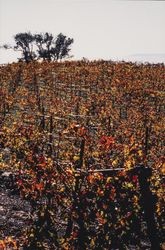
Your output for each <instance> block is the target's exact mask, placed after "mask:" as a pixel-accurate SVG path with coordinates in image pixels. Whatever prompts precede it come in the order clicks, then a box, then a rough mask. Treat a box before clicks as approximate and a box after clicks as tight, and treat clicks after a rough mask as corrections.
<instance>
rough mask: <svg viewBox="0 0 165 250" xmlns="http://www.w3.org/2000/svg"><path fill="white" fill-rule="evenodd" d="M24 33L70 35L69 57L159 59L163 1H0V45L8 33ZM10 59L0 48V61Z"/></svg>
mask: <svg viewBox="0 0 165 250" xmlns="http://www.w3.org/2000/svg"><path fill="white" fill-rule="evenodd" d="M25 31H31V32H32V33H33V32H46V31H48V32H52V33H53V34H54V35H55V36H56V35H57V34H58V33H60V32H62V33H64V34H65V35H67V36H69V37H72V38H74V44H73V45H72V54H73V55H74V59H81V58H82V57H86V58H88V59H124V58H129V56H130V55H134V56H133V57H138V56H139V54H144V55H142V57H144V59H147V57H148V56H149V57H150V58H151V57H153V56H155V55H154V54H156V56H157V57H158V56H159V58H160V57H162V58H164V59H160V60H164V61H165V2H164V1H111V0H0V44H3V43H11V44H12V43H13V35H14V34H16V33H18V32H25ZM137 54H138V55H137ZM148 54H151V55H148ZM16 57H17V55H16V54H14V53H13V52H12V51H3V50H0V63H5V62H8V61H9V60H14V59H15V58H16Z"/></svg>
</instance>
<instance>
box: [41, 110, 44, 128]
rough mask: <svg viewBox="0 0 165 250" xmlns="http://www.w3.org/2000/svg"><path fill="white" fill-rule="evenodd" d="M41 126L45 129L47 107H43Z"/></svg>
mask: <svg viewBox="0 0 165 250" xmlns="http://www.w3.org/2000/svg"><path fill="white" fill-rule="evenodd" d="M41 127H42V129H43V130H44V129H45V109H44V107H42V116H41Z"/></svg>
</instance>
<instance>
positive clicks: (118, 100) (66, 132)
mask: <svg viewBox="0 0 165 250" xmlns="http://www.w3.org/2000/svg"><path fill="white" fill-rule="evenodd" d="M164 72H165V67H164V65H163V64H153V65H152V64H139V65H138V64H134V63H126V62H121V63H119V62H111V61H110V62H106V61H93V62H88V61H76V62H69V61H68V62H67V61H66V62H62V63H57V62H56V63H48V62H42V63H38V62H32V63H29V64H25V63H13V64H9V65H4V66H1V67H0V83H1V84H0V112H1V113H0V168H1V169H6V170H10V171H11V172H12V173H13V175H14V181H13V183H12V188H14V190H15V191H16V192H17V193H18V194H19V195H21V197H22V198H23V199H28V200H29V201H30V202H31V206H32V211H31V219H30V226H29V227H28V228H27V229H25V230H24V232H23V233H22V235H20V236H19V239H17V241H15V240H16V239H11V238H6V239H8V240H5V239H4V238H5V237H9V236H5V235H3V237H0V246H2V247H1V248H2V249H5V247H4V245H5V244H6V246H7V244H12V245H13V249H17V248H18V249H19V246H23V247H24V249H66V250H67V249H128V248H126V247H128V246H129V245H131V244H132V245H136V247H140V244H141V243H140V241H141V238H142V237H143V235H146V229H145V226H144V225H143V219H144V218H143V212H142V211H141V205H140V195H139V194H140V192H139V181H138V176H137V175H136V174H129V171H130V170H132V169H134V168H135V167H136V166H141V165H145V166H148V167H149V168H152V170H153V175H152V177H151V178H150V183H151V190H152V192H153V193H154V194H156V197H157V200H156V214H155V216H156V218H157V229H158V232H159V237H160V239H161V242H163V239H162V237H163V236H162V235H163V231H162V226H163V224H164V221H163V217H164V208H163V204H164V197H163V192H164V191H163V189H164V186H163V175H164V174H165V168H164V167H165V166H164V157H163V155H164V141H163V140H164V137H163V129H164V124H165V120H164V116H163V114H164V110H165V103H164V100H165V99H164V93H165V92H164V91H165V89H164V86H165V84H164V83H165V82H164V79H165V74H164ZM82 142H83V143H84V144H82ZM82 145H83V146H82ZM116 168H119V169H121V170H119V171H117V172H116V173H115V174H112V175H110V174H107V173H106V174H104V173H102V172H101V170H102V169H104V170H105V169H114V170H115V169H116ZM95 170H99V171H95ZM9 241H10V242H9ZM15 242H17V243H15ZM18 242H19V243H18ZM16 244H17V245H16ZM18 245H19V246H18ZM1 248H0V249H1ZM137 249H138V248H137Z"/></svg>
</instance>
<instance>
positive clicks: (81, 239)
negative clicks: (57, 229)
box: [66, 138, 87, 250]
mask: <svg viewBox="0 0 165 250" xmlns="http://www.w3.org/2000/svg"><path fill="white" fill-rule="evenodd" d="M84 149H85V139H84V138H83V139H82V141H81V146H80V155H79V164H77V167H76V170H78V169H79V170H80V169H82V166H83V158H84ZM75 178H76V180H75V191H74V192H73V199H74V202H73V208H74V209H75V211H77V215H78V218H77V220H76V222H77V224H78V226H79V233H78V249H80V250H85V249H86V246H85V242H86V235H87V233H86V229H85V226H84V215H83V204H82V202H81V198H80V197H79V190H80V179H81V178H82V177H81V176H80V175H79V174H78V173H77V174H76V177H75ZM72 227H73V220H72V219H71V218H69V221H68V225H67V230H66V237H69V236H70V234H71V231H72Z"/></svg>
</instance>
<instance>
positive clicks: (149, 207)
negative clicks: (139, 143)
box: [137, 166, 160, 250]
mask: <svg viewBox="0 0 165 250" xmlns="http://www.w3.org/2000/svg"><path fill="white" fill-rule="evenodd" d="M137 173H138V178H139V185H140V192H141V207H142V209H143V211H144V217H145V220H146V224H147V233H148V237H149V239H150V242H151V250H160V242H159V237H158V235H157V226H156V221H155V210H156V197H155V196H154V195H153V194H152V192H151V190H150V183H149V178H150V177H151V175H152V170H151V168H145V167H144V166H142V167H139V168H138V171H137Z"/></svg>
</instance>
